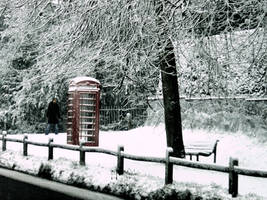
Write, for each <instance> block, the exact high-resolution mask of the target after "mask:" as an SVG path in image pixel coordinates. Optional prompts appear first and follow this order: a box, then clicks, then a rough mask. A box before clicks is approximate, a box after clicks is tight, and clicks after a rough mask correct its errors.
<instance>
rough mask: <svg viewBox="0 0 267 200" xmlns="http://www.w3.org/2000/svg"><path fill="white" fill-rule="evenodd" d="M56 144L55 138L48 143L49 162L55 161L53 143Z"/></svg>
mask: <svg viewBox="0 0 267 200" xmlns="http://www.w3.org/2000/svg"><path fill="white" fill-rule="evenodd" d="M53 142H54V139H53V138H49V141H48V160H53V157H54V155H53V146H52V143H53Z"/></svg>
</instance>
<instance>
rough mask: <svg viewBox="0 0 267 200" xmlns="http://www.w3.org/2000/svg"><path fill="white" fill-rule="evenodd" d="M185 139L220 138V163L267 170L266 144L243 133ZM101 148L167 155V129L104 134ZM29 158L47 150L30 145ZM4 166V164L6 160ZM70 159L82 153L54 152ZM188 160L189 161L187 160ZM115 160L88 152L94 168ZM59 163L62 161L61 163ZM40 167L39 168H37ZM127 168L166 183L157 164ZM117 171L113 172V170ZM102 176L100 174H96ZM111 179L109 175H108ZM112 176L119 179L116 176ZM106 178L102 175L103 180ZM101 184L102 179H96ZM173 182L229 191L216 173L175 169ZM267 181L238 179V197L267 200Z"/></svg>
mask: <svg viewBox="0 0 267 200" xmlns="http://www.w3.org/2000/svg"><path fill="white" fill-rule="evenodd" d="M183 134H184V135H183V137H184V141H185V143H187V142H190V141H191V140H211V139H213V140H214V139H219V143H218V147H217V164H222V165H228V163H229V157H234V158H238V159H239V166H241V167H246V168H251V169H258V170H260V169H262V170H267V146H266V143H261V142H260V141H258V140H257V139H256V138H249V137H247V136H244V135H242V134H241V133H227V132H223V133H222V132H220V133H219V132H207V131H201V130H198V131H197V130H194V131H192V130H184V132H183ZM8 137H12V138H13V137H15V138H23V135H9V136H8ZM28 137H29V140H30V141H38V142H47V141H48V140H49V138H54V142H55V143H58V144H66V134H65V133H60V134H59V135H57V136H55V135H54V134H50V135H49V136H45V135H44V134H28ZM99 141H100V144H99V146H100V147H102V148H105V149H109V150H115V151H116V150H117V148H118V145H123V146H124V150H125V152H126V153H130V154H134V155H146V156H159V157H164V156H165V150H166V138H165V131H164V126H163V125H160V126H157V127H140V128H137V129H133V130H130V131H101V132H100V139H99ZM7 149H8V150H12V151H18V152H20V153H21V151H22V144H20V143H13V142H8V143H7ZM28 154H29V155H33V156H34V157H37V159H38V158H39V159H41V160H42V159H43V160H46V159H47V155H48V153H47V147H37V146H33V145H29V150H28ZM3 156H4V159H7V160H8V159H12V158H14V157H12V156H10V158H8V155H6V154H5V155H1V157H3ZM1 159H2V161H1V162H2V163H3V158H1ZM60 159H63V160H64V159H65V160H66V159H68V160H72V161H79V153H78V152H75V151H70V150H63V149H55V150H54V160H60ZM187 159H188V158H187ZM21 162H23V163H22V164H21V165H24V166H25V168H30V167H31V166H29V165H34V164H33V163H32V162H30V161H29V162H28V163H27V161H25V160H24V161H21ZM116 162H117V160H116V157H114V156H111V155H105V154H100V153H87V154H86V165H87V166H92V167H95V168H102V167H104V168H109V169H110V168H111V169H115V167H116ZM200 162H205V163H213V155H212V156H210V157H208V158H206V157H200ZM59 163H60V162H59ZM36 168H37V166H36ZM124 169H125V170H127V171H130V172H132V173H133V174H141V175H142V174H143V175H148V176H152V177H156V178H160V179H162V180H163V182H162V184H164V165H163V164H158V163H150V162H141V161H130V160H127V159H126V160H125V163H124ZM113 171H114V170H113ZM96 176H97V177H99V176H98V175H96ZM109 176H110V175H109ZM111 176H116V175H115V173H114V174H111ZM101 179H103V175H102V178H101ZM97 181H100V180H97ZM174 181H177V182H184V183H196V184H204V185H213V186H214V185H215V186H214V187H216V185H220V186H221V187H223V188H225V189H226V190H227V188H228V175H227V174H226V173H219V172H215V171H206V170H198V169H191V168H186V167H178V166H175V167H174ZM266 188H267V179H266V178H265V179H264V178H253V177H246V176H239V194H241V195H246V194H249V193H255V194H257V195H260V196H262V197H263V199H267V189H266Z"/></svg>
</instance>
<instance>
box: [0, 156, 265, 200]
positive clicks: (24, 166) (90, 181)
mask: <svg viewBox="0 0 267 200" xmlns="http://www.w3.org/2000/svg"><path fill="white" fill-rule="evenodd" d="M0 165H1V166H4V167H6V168H9V169H13V170H16V171H21V172H24V173H28V174H31V175H36V176H39V177H42V178H46V179H50V180H55V181H59V182H62V183H65V184H70V185H74V186H77V187H81V188H87V189H89V190H93V191H98V192H103V193H108V194H112V195H116V196H120V197H123V198H125V199H130V200H131V199H132V200H141V199H144V200H145V199H146V200H172V199H179V200H183V199H186V200H201V199H210V200H211V199H217V200H219V199H231V196H230V195H229V194H228V193H227V191H226V190H225V189H223V188H221V187H220V186H218V185H215V184H211V185H206V186H203V185H198V184H194V183H178V182H174V183H173V184H170V185H166V186H164V180H162V179H161V178H158V177H153V176H149V175H141V174H138V173H136V172H134V171H126V172H125V173H124V175H121V176H119V175H117V174H116V172H115V169H108V168H105V167H102V166H99V165H97V166H94V165H87V166H80V165H79V163H78V162H76V161H71V160H67V159H65V158H59V159H57V160H50V161H47V160H46V158H41V157H34V156H27V157H25V156H22V153H21V152H14V151H5V152H1V153H0ZM239 199H250V200H252V199H254V200H256V199H261V198H260V197H257V196H255V195H246V196H239V197H237V198H236V200H239Z"/></svg>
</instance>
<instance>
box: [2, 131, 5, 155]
mask: <svg viewBox="0 0 267 200" xmlns="http://www.w3.org/2000/svg"><path fill="white" fill-rule="evenodd" d="M5 150H6V133H3V135H2V151H5Z"/></svg>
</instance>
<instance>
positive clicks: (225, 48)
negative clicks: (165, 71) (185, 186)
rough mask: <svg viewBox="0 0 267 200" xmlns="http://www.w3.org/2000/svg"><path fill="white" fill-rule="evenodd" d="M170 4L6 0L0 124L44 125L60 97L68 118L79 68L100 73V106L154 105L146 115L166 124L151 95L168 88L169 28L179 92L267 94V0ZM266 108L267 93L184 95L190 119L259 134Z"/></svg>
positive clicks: (0, 31)
mask: <svg viewBox="0 0 267 200" xmlns="http://www.w3.org/2000/svg"><path fill="white" fill-rule="evenodd" d="M162 6H163V8H162V10H163V12H162V11H161V12H160V13H159V11H158V10H157V7H156V6H155V3H154V1H153V0H146V1H143V0H108V1H107V0H79V1H78V0H65V1H50V0H23V1H21V0H2V1H1V2H0V76H1V77H0V92H1V98H0V127H1V129H8V130H11V131H13V132H20V133H21V132H32V131H34V132H43V129H44V125H45V123H46V118H45V112H46V108H47V105H48V103H49V102H50V101H51V98H52V97H53V96H57V97H58V99H59V103H60V107H61V113H62V115H63V118H66V109H67V107H66V102H67V91H68V84H69V80H70V79H72V78H74V77H76V76H81V75H87V76H91V77H94V78H97V79H99V80H100V82H101V84H102V90H101V95H102V96H101V106H117V107H120V108H124V107H135V106H138V105H140V106H146V107H147V114H148V116H147V119H145V120H146V121H148V122H149V123H150V124H156V123H158V122H160V119H159V117H160V116H162V103H161V102H160V100H158V101H148V98H149V97H152V96H156V95H160V94H161V81H160V79H161V77H160V68H159V67H158V64H157V62H158V52H159V51H160V49H159V48H160V47H159V41H160V39H162V38H161V36H162V34H163V33H166V31H167V33H168V39H170V40H171V41H172V43H173V44H174V47H175V56H176V66H177V71H178V75H177V78H178V81H179V91H180V95H181V96H186V97H189V98H192V97H205V98H206V97H214V96H216V97H227V98H228V97H240V96H242V97H246V98H249V97H253V98H258V97H261V98H262V97H266V95H267V76H266V71H267V68H266V67H267V52H266V50H267V34H266V33H267V30H266V29H267V27H266V26H267V17H266V10H267V3H266V0H209V1H203V0H195V1H193V0H191V1H190V0H187V1H175V0H169V1H164V3H163V4H162ZM164 13H168V15H164ZM159 14H160V15H162V16H161V18H162V20H164V21H165V22H166V23H164V25H162V26H159V25H158V24H157V18H158V17H159V16H158V15H159ZM166 17H168V19H166ZM161 42H162V40H161ZM163 42H164V41H163ZM165 42H166V43H167V41H165ZM266 108H267V107H266V102H265V101H245V100H242V99H224V100H205V101H200V100H194V101H184V100H181V109H182V119H183V126H184V127H187V128H205V129H206V128H208V129H226V130H229V131H239V130H245V131H248V132H249V133H250V134H260V135H264V130H265V129H266V128H267V121H265V120H266V117H267V110H266ZM265 110H266V111H265ZM155 116H156V118H157V119H156V118H155ZM142 120H143V121H145V120H144V119H143V118H142ZM64 123H65V122H64V121H63V122H62V123H61V129H62V131H64V128H65V127H64Z"/></svg>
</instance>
